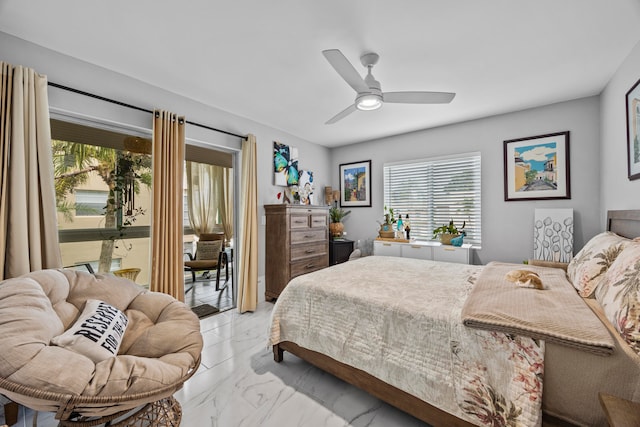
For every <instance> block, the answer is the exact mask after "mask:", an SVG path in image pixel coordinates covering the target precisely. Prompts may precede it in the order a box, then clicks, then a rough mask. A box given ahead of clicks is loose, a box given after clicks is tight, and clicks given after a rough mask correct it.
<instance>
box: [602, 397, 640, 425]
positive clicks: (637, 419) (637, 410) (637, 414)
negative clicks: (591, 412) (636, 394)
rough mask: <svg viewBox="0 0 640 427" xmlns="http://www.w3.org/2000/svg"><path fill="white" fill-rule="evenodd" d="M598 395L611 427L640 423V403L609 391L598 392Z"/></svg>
mask: <svg viewBox="0 0 640 427" xmlns="http://www.w3.org/2000/svg"><path fill="white" fill-rule="evenodd" d="M598 397H599V398H600V404H601V405H602V409H604V413H605V414H606V415H607V420H608V421H609V425H610V426H611V427H631V426H638V425H640V403H638V402H632V401H630V400H626V399H622V398H620V397H616V396H612V395H610V394H607V393H598Z"/></svg>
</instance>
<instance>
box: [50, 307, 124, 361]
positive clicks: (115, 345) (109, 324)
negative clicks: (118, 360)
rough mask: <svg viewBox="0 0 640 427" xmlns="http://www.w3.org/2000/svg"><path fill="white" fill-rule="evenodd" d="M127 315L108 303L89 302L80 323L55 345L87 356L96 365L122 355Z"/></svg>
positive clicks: (54, 342) (60, 336) (59, 338)
mask: <svg viewBox="0 0 640 427" xmlns="http://www.w3.org/2000/svg"><path fill="white" fill-rule="evenodd" d="M127 323H129V320H128V319H127V316H126V315H125V314H124V313H123V312H121V311H120V310H118V309H117V308H115V307H113V306H112V305H110V304H107V303H106V302H104V301H100V300H97V299H89V300H87V302H86V303H85V306H84V310H83V311H82V314H81V315H80V317H79V318H78V320H76V322H75V323H74V324H73V325H72V326H71V327H70V328H69V329H67V330H66V331H65V332H64V333H63V334H62V335H58V336H57V337H54V338H53V339H52V340H51V344H53V345H57V346H58V347H64V348H66V349H69V350H72V351H75V352H76V353H80V354H82V355H85V356H87V357H88V358H89V359H91V360H92V361H93V362H94V363H98V362H101V361H103V360H105V359H108V358H110V357H114V356H116V355H117V354H118V349H119V348H120V343H121V342H122V337H123V336H124V331H125V330H126V329H127Z"/></svg>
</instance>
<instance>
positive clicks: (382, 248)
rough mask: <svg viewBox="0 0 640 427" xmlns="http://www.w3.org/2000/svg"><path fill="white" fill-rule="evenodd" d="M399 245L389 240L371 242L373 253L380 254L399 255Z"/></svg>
mask: <svg viewBox="0 0 640 427" xmlns="http://www.w3.org/2000/svg"><path fill="white" fill-rule="evenodd" d="M401 248H402V247H401V246H400V245H399V244H397V243H391V242H379V241H376V242H373V254H374V255H380V256H401V253H400V251H401Z"/></svg>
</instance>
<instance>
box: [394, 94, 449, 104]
mask: <svg viewBox="0 0 640 427" xmlns="http://www.w3.org/2000/svg"><path fill="white" fill-rule="evenodd" d="M455 96H456V94H455V93H451V92H385V93H383V94H382V99H384V102H395V103H399V104H448V103H450V102H451V101H452V100H453V98H455Z"/></svg>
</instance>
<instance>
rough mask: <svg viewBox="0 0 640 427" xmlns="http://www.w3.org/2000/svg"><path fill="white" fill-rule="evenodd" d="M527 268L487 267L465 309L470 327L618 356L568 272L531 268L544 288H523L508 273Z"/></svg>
mask: <svg viewBox="0 0 640 427" xmlns="http://www.w3.org/2000/svg"><path fill="white" fill-rule="evenodd" d="M522 268H523V266H522V265H518V264H507V263H500V262H491V263H489V264H487V265H486V266H485V267H484V268H483V270H482V272H481V273H480V275H479V276H478V280H477V283H476V285H475V286H474V287H473V289H472V290H471V293H470V294H469V298H467V301H466V302H465V304H464V306H463V308H462V320H463V322H464V324H465V325H466V326H469V327H473V328H481V329H487V330H492V331H499V332H505V333H508V334H517V335H523V336H528V337H532V338H537V339H542V340H545V341H547V342H555V343H558V344H561V345H566V346H569V347H574V348H577V349H580V350H584V351H589V352H592V353H596V354H600V355H610V354H611V353H613V350H614V348H615V344H614V342H613V338H612V337H611V335H610V334H609V332H608V331H607V329H606V328H605V326H604V325H603V324H602V322H601V321H600V320H599V319H598V318H597V317H596V316H595V315H594V314H593V312H592V310H591V309H590V308H589V307H588V306H587V304H586V303H585V302H584V301H583V300H582V298H581V297H580V296H579V295H578V294H577V293H576V291H575V289H574V287H573V286H572V285H571V283H570V282H569V281H568V280H567V277H566V274H565V272H564V271H563V270H561V269H557V268H538V267H533V266H527V267H526V269H527V270H530V271H534V272H536V273H538V275H539V276H540V278H541V279H542V283H543V284H544V286H545V289H544V290H537V289H533V288H524V287H519V286H516V285H515V284H514V283H511V282H509V281H508V280H507V279H506V278H505V275H506V274H507V273H509V272H510V271H513V270H518V269H522Z"/></svg>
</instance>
